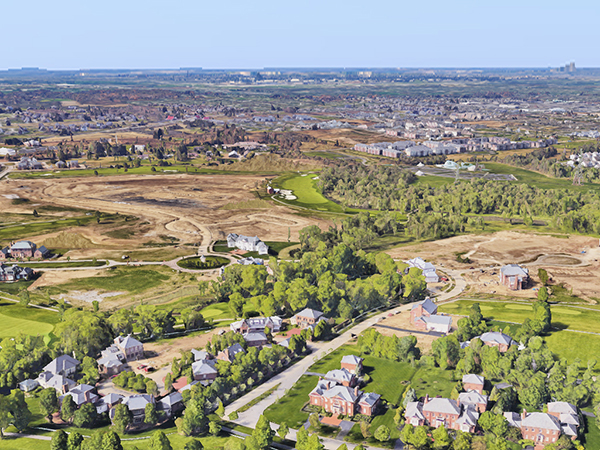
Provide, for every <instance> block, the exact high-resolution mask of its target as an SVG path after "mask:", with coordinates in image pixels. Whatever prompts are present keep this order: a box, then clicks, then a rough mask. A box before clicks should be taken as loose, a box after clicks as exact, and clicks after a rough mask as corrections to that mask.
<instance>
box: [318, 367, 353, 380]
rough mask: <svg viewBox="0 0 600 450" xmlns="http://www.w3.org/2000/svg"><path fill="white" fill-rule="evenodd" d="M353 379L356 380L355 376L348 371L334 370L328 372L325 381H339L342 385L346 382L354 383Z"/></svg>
mask: <svg viewBox="0 0 600 450" xmlns="http://www.w3.org/2000/svg"><path fill="white" fill-rule="evenodd" d="M353 378H354V375H352V374H351V373H350V372H348V371H347V370H346V369H334V370H330V371H329V372H327V373H326V374H325V379H327V380H332V381H337V382H340V383H342V382H344V381H346V382H350V381H352V379H353Z"/></svg>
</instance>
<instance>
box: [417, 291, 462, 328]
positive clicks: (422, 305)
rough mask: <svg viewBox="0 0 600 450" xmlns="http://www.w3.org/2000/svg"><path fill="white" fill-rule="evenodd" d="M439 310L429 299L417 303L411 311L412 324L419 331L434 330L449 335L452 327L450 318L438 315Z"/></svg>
mask: <svg viewBox="0 0 600 450" xmlns="http://www.w3.org/2000/svg"><path fill="white" fill-rule="evenodd" d="M437 312H438V308H437V305H436V304H435V303H433V302H432V301H431V299H430V298H429V297H427V298H426V299H425V300H423V301H422V302H419V303H415V304H414V305H413V306H412V309H411V310H410V323H411V324H412V325H413V326H414V327H415V328H417V329H419V330H433V331H438V332H440V333H446V334H447V333H449V332H450V328H451V327H452V318H451V317H450V316H446V315H441V314H438V313H437Z"/></svg>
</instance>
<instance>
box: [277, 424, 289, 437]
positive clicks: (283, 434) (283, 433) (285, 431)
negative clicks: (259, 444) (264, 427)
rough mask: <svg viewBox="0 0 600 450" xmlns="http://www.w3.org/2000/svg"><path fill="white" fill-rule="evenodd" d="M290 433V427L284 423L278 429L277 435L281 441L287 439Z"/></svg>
mask: <svg viewBox="0 0 600 450" xmlns="http://www.w3.org/2000/svg"><path fill="white" fill-rule="evenodd" d="M289 432H290V427H288V426H287V424H286V423H282V424H281V425H280V426H279V428H278V429H277V434H278V435H279V437H280V438H281V439H285V437H286V436H287V434H288V433H289Z"/></svg>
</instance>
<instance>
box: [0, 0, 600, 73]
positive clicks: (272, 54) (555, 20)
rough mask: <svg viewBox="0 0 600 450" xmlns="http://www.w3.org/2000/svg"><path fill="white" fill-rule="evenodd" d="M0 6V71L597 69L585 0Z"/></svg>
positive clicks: (124, 0)
mask: <svg viewBox="0 0 600 450" xmlns="http://www.w3.org/2000/svg"><path fill="white" fill-rule="evenodd" d="M1 11H2V17H3V19H4V20H3V21H2V27H3V30H2V32H3V33H2V34H3V36H4V37H5V39H3V45H2V52H1V53H0V68H1V69H7V68H19V67H40V68H47V69H96V68H133V69H135V68H179V67H203V68H224V69H227V68H262V67H548V66H553V67H554V66H559V65H563V64H565V63H567V62H570V61H575V63H576V64H577V66H578V67H600V53H599V52H598V51H597V48H596V47H597V45H594V44H597V43H599V42H600V27H599V26H598V25H597V23H596V22H597V20H598V19H599V18H600V14H599V13H600V3H599V2H597V1H591V0H586V1H582V0H575V1H570V2H569V1H567V2H565V1H564V0H563V1H560V2H559V1H555V0H546V1H539V0H518V1H517V0H501V1H498V0H496V1H486V0H458V1H457V2H456V1H455V2H452V1H448V0H445V1H440V0H425V1H423V0H413V1H410V2H409V1H405V0H395V1H394V0H389V1H383V0H370V1H364V0H362V1H357V0H345V1H342V0H321V1H317V0H304V1H297V2H291V1H286V0H278V1H275V0H254V1H252V0H243V1H242V0H228V1H206V0H172V1H156V0H144V1H141V0H119V1H117V0H104V1H102V2H90V1H85V0H57V1H54V2H51V1H48V0H43V1H42V0H30V1H29V2H26V3H23V2H17V1H6V2H4V5H2V8H1Z"/></svg>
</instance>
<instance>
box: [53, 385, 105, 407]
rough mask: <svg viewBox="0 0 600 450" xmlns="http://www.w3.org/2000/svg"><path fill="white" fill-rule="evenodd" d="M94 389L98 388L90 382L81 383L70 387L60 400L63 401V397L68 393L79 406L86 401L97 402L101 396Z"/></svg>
mask: <svg viewBox="0 0 600 450" xmlns="http://www.w3.org/2000/svg"><path fill="white" fill-rule="evenodd" d="M94 389H96V388H95V387H94V386H90V385H89V384H80V385H78V386H75V387H74V388H72V389H69V391H68V392H67V393H66V394H64V395H62V396H61V397H60V401H61V403H62V401H63V399H64V398H65V397H66V396H67V395H68V396H70V397H71V398H72V399H73V402H75V405H77V407H78V408H79V407H81V405H83V404H84V403H96V402H97V401H98V399H99V397H98V394H96V393H95V392H94Z"/></svg>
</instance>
